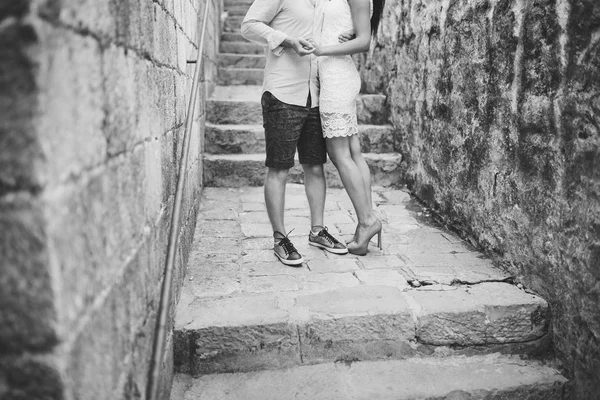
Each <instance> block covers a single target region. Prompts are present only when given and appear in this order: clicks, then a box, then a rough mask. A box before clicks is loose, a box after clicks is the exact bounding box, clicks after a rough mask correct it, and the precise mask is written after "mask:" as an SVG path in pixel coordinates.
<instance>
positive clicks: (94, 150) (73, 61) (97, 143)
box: [37, 27, 107, 182]
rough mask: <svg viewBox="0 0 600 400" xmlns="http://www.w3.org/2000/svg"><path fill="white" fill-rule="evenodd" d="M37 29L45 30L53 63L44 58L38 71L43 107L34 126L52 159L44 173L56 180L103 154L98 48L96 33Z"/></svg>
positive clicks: (90, 165) (89, 165) (91, 163)
mask: <svg viewBox="0 0 600 400" xmlns="http://www.w3.org/2000/svg"><path fill="white" fill-rule="evenodd" d="M46 29H50V28H49V27H46ZM40 34H45V35H47V37H46V40H45V43H44V46H45V50H44V51H46V52H47V53H44V54H45V56H46V57H51V58H52V63H43V64H42V67H41V69H40V71H39V75H38V79H39V82H43V84H41V85H40V88H39V90H40V96H39V99H40V102H39V107H40V110H43V112H42V113H41V115H40V116H39V118H38V120H37V131H38V135H39V136H38V137H39V143H40V146H41V147H42V148H43V149H44V153H45V157H46V160H48V159H51V160H52V162H50V163H48V164H47V165H46V174H47V176H48V178H49V181H51V182H57V181H62V180H65V179H67V178H68V177H69V176H71V175H75V176H77V175H79V174H81V173H82V171H83V170H86V169H90V168H93V167H97V166H99V165H101V164H102V163H103V162H104V161H105V160H106V154H107V143H106V139H105V137H104V135H103V132H102V129H103V124H104V117H105V114H104V109H103V103H104V89H103V76H102V65H103V63H102V51H101V48H100V45H99V43H98V42H97V41H96V40H95V39H93V38H92V37H89V36H87V37H86V36H80V35H77V34H76V33H74V32H72V31H68V30H54V31H48V32H40ZM65 71H72V74H69V75H68V76H67V75H65Z"/></svg>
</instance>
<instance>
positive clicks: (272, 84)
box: [242, 0, 323, 107]
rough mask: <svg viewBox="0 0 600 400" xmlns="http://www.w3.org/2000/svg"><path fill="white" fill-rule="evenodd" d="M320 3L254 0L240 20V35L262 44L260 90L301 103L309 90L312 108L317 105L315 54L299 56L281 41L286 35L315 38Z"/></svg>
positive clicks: (307, 0) (317, 1) (291, 0)
mask: <svg viewBox="0 0 600 400" xmlns="http://www.w3.org/2000/svg"><path fill="white" fill-rule="evenodd" d="M322 3H323V0H255V1H254V3H253V4H252V6H250V9H249V10H248V13H247V14H246V17H245V18H244V21H243V22H242V35H243V36H244V37H245V38H246V39H248V40H250V41H252V42H254V43H258V44H260V45H262V46H264V47H265V53H266V57H267V63H266V66H265V71H264V83H263V92H266V91H269V92H271V93H272V94H273V95H274V96H275V97H276V98H278V99H279V100H281V101H282V102H284V103H287V104H293V105H298V106H305V105H306V100H307V98H308V95H309V93H310V95H311V100H312V107H317V106H318V104H319V83H318V75H317V59H316V57H315V56H313V55H308V56H304V57H300V56H299V55H298V54H297V53H296V52H295V51H294V50H293V49H291V48H287V47H283V46H282V43H283V41H284V40H285V39H286V38H287V37H288V36H289V37H294V38H317V37H318V33H319V32H318V27H319V25H320V24H319V22H320V21H319V20H318V19H319V17H320V6H321V5H322Z"/></svg>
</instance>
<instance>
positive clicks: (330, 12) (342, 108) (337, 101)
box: [318, 0, 373, 138]
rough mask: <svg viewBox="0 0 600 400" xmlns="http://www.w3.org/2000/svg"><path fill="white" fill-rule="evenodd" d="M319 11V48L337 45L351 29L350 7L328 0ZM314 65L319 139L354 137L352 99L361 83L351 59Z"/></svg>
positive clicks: (339, 0) (342, 0)
mask: <svg viewBox="0 0 600 400" xmlns="http://www.w3.org/2000/svg"><path fill="white" fill-rule="evenodd" d="M322 10H323V11H322V13H323V18H322V20H321V37H320V44H321V45H322V46H329V45H336V44H339V35H340V34H341V33H344V32H347V31H349V30H351V29H353V28H354V23H353V21H352V14H351V11H350V5H349V4H348V1H347V0H329V1H326V3H325V5H324V6H323V9H322ZM372 12H373V3H372V1H371V13H372ZM318 63H319V64H318V65H319V81H320V86H321V90H320V96H319V108H320V112H321V123H322V125H323V136H325V137H326V138H333V137H343V136H352V135H355V134H357V133H358V122H357V118H356V97H357V96H358V93H359V91H360V85H361V81H360V75H359V74H358V71H357V69H356V65H355V64H354V61H353V60H352V57H351V56H326V57H319V58H318Z"/></svg>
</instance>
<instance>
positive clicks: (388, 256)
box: [188, 184, 509, 297]
mask: <svg viewBox="0 0 600 400" xmlns="http://www.w3.org/2000/svg"><path fill="white" fill-rule="evenodd" d="M373 200H374V202H375V204H376V210H377V212H378V214H379V216H380V218H381V219H382V221H383V222H384V228H383V247H384V249H383V251H380V250H379V249H377V247H376V246H375V243H374V242H373V243H371V246H370V247H369V253H368V255H367V256H364V257H361V256H354V255H350V254H349V255H342V256H340V255H334V254H330V253H327V252H324V251H322V250H319V249H315V248H313V247H311V246H309V245H308V242H307V237H308V231H309V229H310V219H309V217H310V214H309V211H308V202H307V200H306V196H305V194H304V187H303V186H302V185H293V184H290V185H289V186H288V189H287V197H286V210H287V211H286V225H287V227H288V229H290V230H291V229H293V231H292V233H291V235H290V236H291V237H292V238H293V242H294V244H295V245H296V247H297V248H298V249H299V251H300V252H301V253H302V254H303V255H304V258H305V259H306V263H305V264H304V265H303V266H302V268H290V267H286V266H284V265H283V264H281V263H280V262H279V261H278V260H277V258H276V257H275V256H274V255H273V252H272V250H271V249H272V242H273V241H272V238H271V237H272V236H271V235H272V231H271V227H270V224H269V219H268V216H267V213H266V210H265V206H264V198H263V189H262V188H260V187H258V188H242V189H227V188H207V189H205V192H204V199H203V201H202V205H201V210H200V214H199V220H198V221H199V226H198V228H197V231H196V242H197V244H198V251H196V252H195V253H194V254H193V256H192V259H191V261H190V271H189V275H188V279H190V280H194V279H198V281H197V282H196V283H195V285H194V288H195V290H194V291H195V293H196V296H198V297H213V296H223V295H231V294H233V293H237V292H246V293H259V292H269V291H289V290H291V291H293V290H304V291H307V290H308V291H310V289H311V286H312V285H311V283H310V282H314V281H318V282H319V285H320V286H321V287H324V286H328V287H332V288H337V287H342V286H353V285H381V284H385V285H390V284H392V283H393V285H394V286H397V287H399V288H402V289H403V290H408V289H409V288H410V285H409V283H410V284H413V285H415V286H416V285H418V284H419V283H421V284H422V285H423V287H421V288H420V289H419V290H439V291H448V290H457V286H450V285H452V284H453V283H454V284H458V283H471V284H477V283H482V282H497V281H503V280H505V279H507V278H509V275H508V274H507V273H505V272H503V271H501V270H499V269H497V268H495V267H494V266H493V265H492V262H491V261H490V260H488V259H486V258H484V257H483V256H482V255H481V254H480V253H478V252H476V251H475V250H474V249H473V248H471V247H470V246H469V245H468V244H467V243H465V242H464V241H462V240H461V239H460V238H459V237H457V236H455V235H454V234H453V233H451V232H448V231H447V230H444V229H443V228H440V227H437V226H436V225H435V223H434V222H433V221H432V219H431V218H429V215H428V212H427V210H422V209H421V208H420V206H419V205H418V204H417V203H416V202H415V201H414V200H411V198H410V195H409V194H408V193H407V192H406V191H403V190H394V189H387V188H376V189H375V190H374V199H373ZM325 224H326V225H327V226H328V227H329V229H330V231H331V232H332V233H333V234H334V235H336V236H337V237H338V239H340V240H346V239H349V238H350V237H351V234H352V233H353V232H354V229H355V227H356V218H355V216H354V212H353V208H352V205H351V203H350V199H349V198H348V196H347V195H346V193H345V192H344V191H343V190H341V189H329V190H328V196H327V204H326V213H325ZM239 249H241V250H242V251H238V250H239ZM232 277H235V278H236V279H234V280H232V279H231V278H232ZM282 277H285V278H282ZM259 278H261V279H259ZM342 281H344V282H345V284H342V283H341V282H342ZM429 285H431V286H429Z"/></svg>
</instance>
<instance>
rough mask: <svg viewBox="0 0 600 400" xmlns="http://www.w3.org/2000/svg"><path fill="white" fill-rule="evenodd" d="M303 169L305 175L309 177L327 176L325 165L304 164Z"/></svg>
mask: <svg viewBox="0 0 600 400" xmlns="http://www.w3.org/2000/svg"><path fill="white" fill-rule="evenodd" d="M302 168H303V169H304V175H305V176H306V177H307V178H309V177H317V178H320V177H323V176H325V169H324V168H323V164H316V165H311V164H302Z"/></svg>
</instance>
